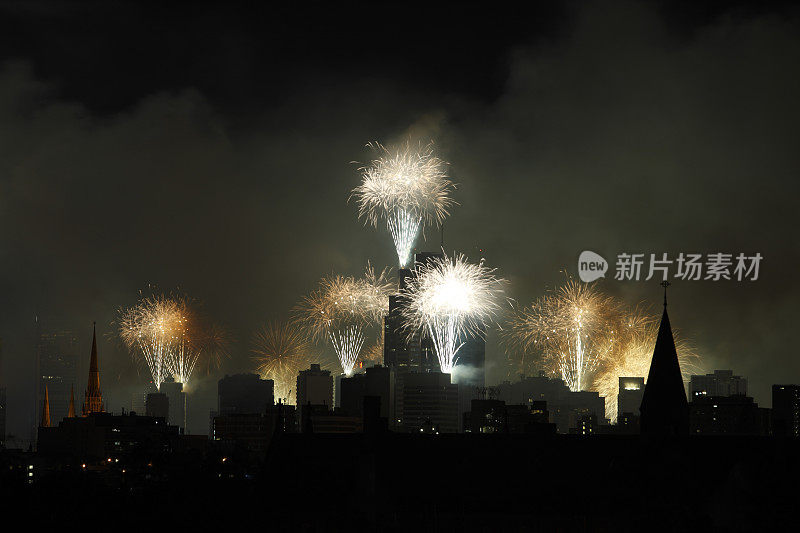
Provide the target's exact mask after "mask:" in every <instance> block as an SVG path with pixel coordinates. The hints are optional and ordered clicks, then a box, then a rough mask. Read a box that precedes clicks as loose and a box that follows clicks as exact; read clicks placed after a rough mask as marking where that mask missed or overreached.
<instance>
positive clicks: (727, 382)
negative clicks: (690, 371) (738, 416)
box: [689, 370, 747, 399]
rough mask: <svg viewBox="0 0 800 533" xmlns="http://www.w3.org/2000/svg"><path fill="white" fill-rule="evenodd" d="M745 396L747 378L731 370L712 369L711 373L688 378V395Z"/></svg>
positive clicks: (693, 396) (692, 396)
mask: <svg viewBox="0 0 800 533" xmlns="http://www.w3.org/2000/svg"><path fill="white" fill-rule="evenodd" d="M698 396H747V379H746V378H743V377H742V376H734V375H733V371H732V370H714V373H713V374H706V375H703V376H692V377H691V378H690V380H689V397H690V398H691V399H694V398H696V397H698Z"/></svg>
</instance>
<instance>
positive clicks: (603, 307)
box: [507, 280, 632, 391]
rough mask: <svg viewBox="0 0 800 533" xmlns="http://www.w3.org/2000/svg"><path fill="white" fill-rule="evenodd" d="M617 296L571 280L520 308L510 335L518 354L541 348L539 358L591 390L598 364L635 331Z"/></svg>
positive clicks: (570, 384)
mask: <svg viewBox="0 0 800 533" xmlns="http://www.w3.org/2000/svg"><path fill="white" fill-rule="evenodd" d="M626 318H627V317H626V316H624V314H623V313H622V309H621V307H620V305H619V304H618V303H617V302H616V300H614V299H613V298H611V297H609V296H606V295H604V294H603V293H601V292H600V291H599V290H597V288H596V287H595V286H594V285H586V284H583V283H579V282H574V281H572V280H570V281H568V282H567V284H566V285H564V286H563V287H561V288H560V289H558V290H557V291H555V292H554V293H552V294H550V295H547V296H545V297H543V298H541V299H539V300H537V301H536V302H534V303H533V305H531V306H530V307H528V308H524V309H522V310H519V311H518V312H517V313H516V315H515V316H514V317H513V318H512V319H511V321H510V324H509V327H508V329H507V338H508V339H509V340H510V341H511V344H512V345H513V346H514V347H515V348H516V350H517V351H518V352H519V353H529V352H530V351H532V350H533V351H537V352H539V354H540V356H541V360H540V363H541V365H542V366H543V367H544V368H545V369H547V371H548V372H549V373H550V374H552V375H557V376H559V377H561V379H563V380H564V383H566V384H567V386H568V387H569V388H570V390H572V391H580V390H586V387H587V386H588V385H589V383H590V381H591V376H592V374H593V372H594V371H595V369H596V368H597V365H598V364H599V363H600V361H602V360H604V358H606V357H608V356H609V355H610V354H611V353H612V351H613V350H614V349H615V348H616V347H617V346H618V344H619V342H620V336H621V335H623V334H625V333H626V332H627V331H629V330H630V328H631V327H632V326H628V325H626V322H625V319H626Z"/></svg>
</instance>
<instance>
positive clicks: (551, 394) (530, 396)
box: [496, 372, 605, 434]
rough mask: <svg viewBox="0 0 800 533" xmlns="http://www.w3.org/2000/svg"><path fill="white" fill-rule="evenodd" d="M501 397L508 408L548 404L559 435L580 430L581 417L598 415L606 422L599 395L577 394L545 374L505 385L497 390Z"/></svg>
mask: <svg viewBox="0 0 800 533" xmlns="http://www.w3.org/2000/svg"><path fill="white" fill-rule="evenodd" d="M496 390H497V397H498V399H501V400H503V401H505V402H506V404H508V405H514V404H523V405H527V406H528V407H532V406H533V405H534V404H535V402H546V404H547V409H548V411H549V415H550V421H551V422H553V423H554V424H555V425H556V429H557V431H558V432H559V433H564V434H566V433H569V432H570V429H574V428H577V427H578V423H579V420H580V419H581V417H584V416H586V415H591V414H593V415H595V417H596V418H597V419H598V420H605V399H604V398H603V397H602V396H600V394H598V393H597V392H591V391H578V392H573V391H571V390H569V387H567V385H566V384H565V383H564V381H563V380H561V379H558V378H549V377H547V376H546V375H545V374H544V373H543V372H541V373H539V375H538V376H521V379H520V380H519V381H516V382H513V383H512V382H510V381H504V382H503V383H501V384H500V385H498V386H497V387H496Z"/></svg>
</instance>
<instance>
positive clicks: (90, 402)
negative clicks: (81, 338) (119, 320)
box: [82, 326, 105, 416]
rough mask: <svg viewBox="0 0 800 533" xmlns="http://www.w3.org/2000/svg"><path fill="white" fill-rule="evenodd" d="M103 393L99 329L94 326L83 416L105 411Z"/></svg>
mask: <svg viewBox="0 0 800 533" xmlns="http://www.w3.org/2000/svg"><path fill="white" fill-rule="evenodd" d="M104 412H105V409H104V408H103V395H102V393H101V392H100V363H99V361H98V359H97V330H96V327H95V326H93V327H92V355H91V358H90V360H89V379H88V380H87V382H86V393H85V395H84V401H83V410H82V414H83V416H87V415H90V414H92V413H104Z"/></svg>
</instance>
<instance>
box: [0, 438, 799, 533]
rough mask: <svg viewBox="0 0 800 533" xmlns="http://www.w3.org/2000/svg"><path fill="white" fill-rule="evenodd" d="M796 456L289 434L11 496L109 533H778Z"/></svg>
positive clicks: (713, 445) (48, 477) (53, 479)
mask: <svg viewBox="0 0 800 533" xmlns="http://www.w3.org/2000/svg"><path fill="white" fill-rule="evenodd" d="M798 451H800V443H798V442H797V441H790V440H781V439H773V438H759V437H727V438H713V437H712V438H710V437H696V436H695V437H688V438H687V437H685V438H679V439H663V440H649V439H644V438H640V437H636V436H632V437H622V436H594V437H580V436H563V435H553V436H530V435H408V434H390V433H386V434H382V435H363V434H361V435H303V434H285V435H279V436H278V437H277V438H276V439H275V440H274V441H273V444H272V446H271V448H270V450H269V451H268V453H267V454H266V456H261V457H253V456H252V455H248V454H246V453H244V452H239V451H237V450H231V451H229V452H226V453H223V452H221V451H219V450H211V451H208V450H207V451H205V452H200V451H199V450H196V449H193V450H192V451H191V453H190V452H189V451H185V452H183V453H174V454H172V456H170V457H167V458H161V459H160V460H159V461H157V462H155V463H152V462H150V463H147V464H139V465H136V464H130V465H129V466H128V468H127V471H126V472H125V473H121V471H120V467H119V466H117V467H116V468H111V467H109V468H107V469H103V468H94V469H92V468H82V467H81V465H77V466H75V465H72V466H66V465H64V464H62V465H60V466H59V467H58V468H55V467H54V466H53V465H52V464H49V465H48V464H46V462H44V463H40V464H37V465H36V468H37V469H40V470H41V469H44V470H46V471H47V473H46V474H37V480H36V482H35V483H32V484H20V483H14V482H13V481H14V480H13V479H5V480H4V483H3V488H2V492H3V494H2V497H3V502H4V506H6V508H7V509H14V514H15V515H20V513H22V516H26V517H28V518H30V519H31V520H35V521H40V522H49V523H51V524H53V525H54V526H55V525H63V524H65V523H66V521H67V520H70V521H72V520H83V519H94V520H95V522H93V523H94V524H95V525H96V526H97V527H99V528H100V529H104V528H105V526H108V527H112V526H113V525H121V524H125V525H126V526H133V525H140V526H141V527H153V526H154V525H155V524H159V525H160V526H159V529H162V528H163V527H167V526H169V525H170V524H174V525H179V526H181V527H187V526H188V527H194V526H197V527H200V526H203V527H205V528H207V527H225V528H236V530H237V531H247V530H248V528H249V527H250V524H254V525H253V526H252V527H257V528H258V529H259V530H260V531H272V530H276V531H362V530H364V531H407V530H413V531H663V530H668V531H695V530H697V531H699V530H702V531H730V530H740V531H753V530H779V529H787V528H788V527H789V525H790V524H794V523H795V518H794V514H795V505H796V500H797V494H798V489H797V487H798V482H800V461H798ZM3 457H4V461H6V462H13V461H14V460H17V461H19V460H21V459H20V457H25V455H24V454H23V455H22V456H13V455H10V454H9V452H5V453H4V455H3ZM15 457H16V458H15ZM22 460H24V461H27V460H31V461H32V462H33V460H32V459H30V458H28V459H22ZM127 460H128V459H123V462H124V461H127ZM62 461H63V460H62ZM114 464H116V463H114ZM5 466H7V465H5ZM253 521H255V522H253Z"/></svg>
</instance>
